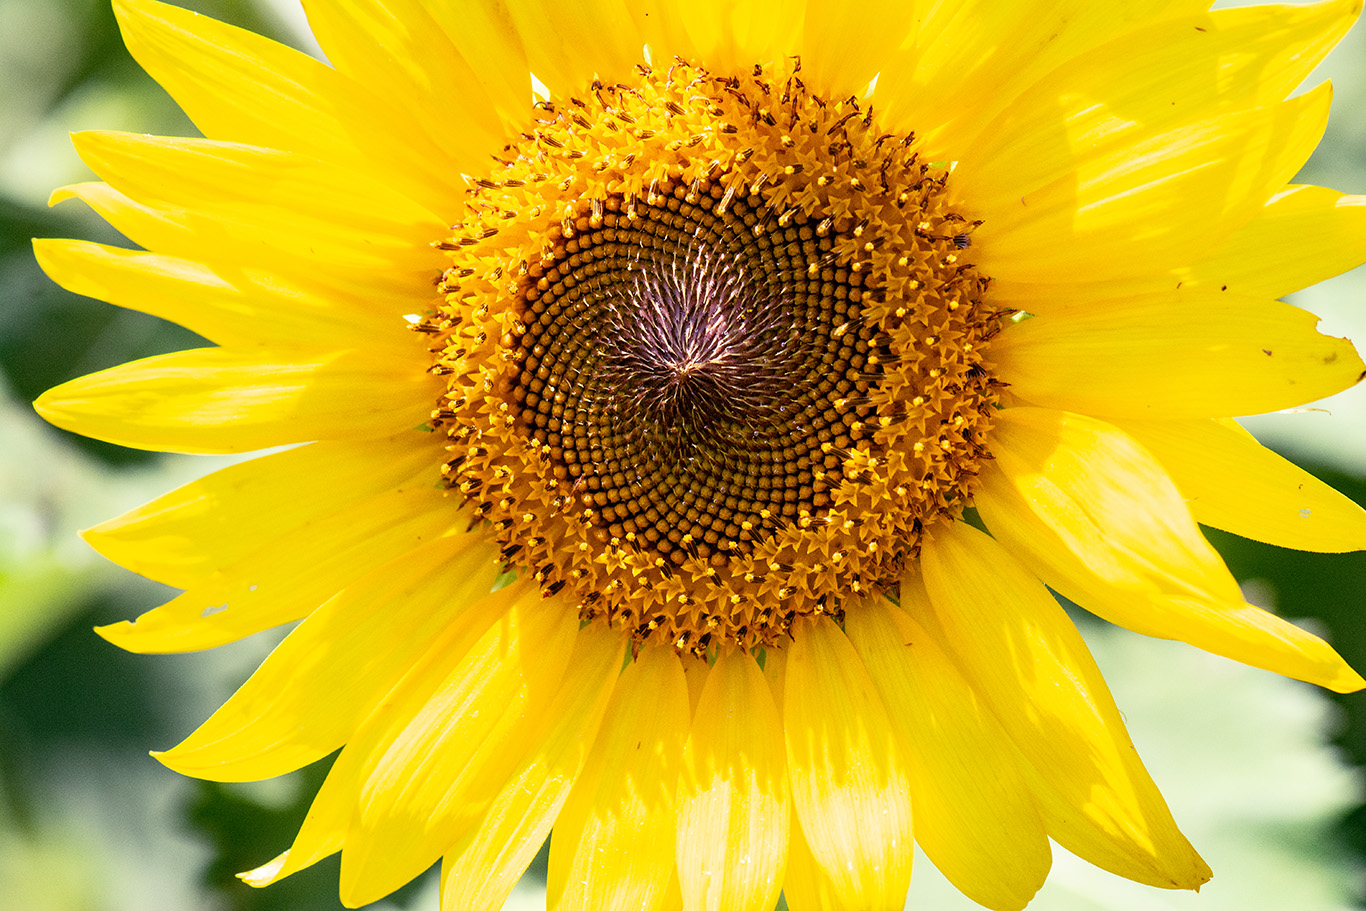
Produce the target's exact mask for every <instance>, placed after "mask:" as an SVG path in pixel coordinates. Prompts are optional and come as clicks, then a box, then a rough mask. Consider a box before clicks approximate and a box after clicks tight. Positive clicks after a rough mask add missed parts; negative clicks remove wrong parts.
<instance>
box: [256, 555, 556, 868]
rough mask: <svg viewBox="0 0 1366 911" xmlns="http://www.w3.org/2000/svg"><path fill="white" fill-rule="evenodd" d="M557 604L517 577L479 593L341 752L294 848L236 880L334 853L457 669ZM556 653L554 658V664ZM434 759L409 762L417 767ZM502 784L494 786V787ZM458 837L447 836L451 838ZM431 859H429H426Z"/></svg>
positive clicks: (466, 747)
mask: <svg viewBox="0 0 1366 911" xmlns="http://www.w3.org/2000/svg"><path fill="white" fill-rule="evenodd" d="M558 606H559V605H558V604H554V605H550V606H549V609H548V608H547V605H546V602H544V600H543V599H542V598H541V594H540V592H539V591H538V590H537V589H536V587H535V586H534V585H532V584H531V583H530V580H525V579H523V580H519V581H517V582H514V583H513V584H512V585H509V586H507V587H506V588H501V589H499V590H497V591H495V592H491V593H489V594H488V595H485V596H484V597H483V598H481V599H480V600H479V601H478V602H477V603H476V604H473V605H471V606H470V607H469V609H467V610H465V611H464V612H462V613H461V615H460V616H459V617H458V618H457V621H456V622H454V623H451V624H448V625H447V626H446V628H445V629H443V630H442V631H441V633H440V634H439V635H438V636H437V637H436V638H435V639H434V640H432V641H431V643H430V644H429V645H428V647H427V648H426V649H425V651H424V652H423V654H422V655H421V656H420V657H419V658H418V659H417V660H416V661H414V662H413V664H412V667H411V669H410V670H409V671H408V673H407V674H406V675H405V676H404V677H403V679H402V680H401V681H399V682H398V684H397V685H396V686H394V688H393V689H392V690H391V691H390V693H389V695H388V697H387V698H385V699H383V700H382V701H381V702H380V703H379V705H378V706H377V707H376V708H375V710H374V711H373V712H371V713H370V715H369V716H368V717H366V718H365V720H364V721H363V722H362V724H361V725H360V727H359V728H358V729H357V730H356V733H355V734H354V735H353V736H352V737H351V739H350V740H349V741H348V742H347V745H346V746H345V748H343V749H342V751H341V754H340V755H339V756H338V757H337V761H336V762H334V763H333V764H332V768H331V770H329V771H328V773H327V778H326V779H325V780H324V781H323V786H322V788H320V789H319V791H318V794H317V796H316V797H314V799H313V805H312V806H311V807H309V810H308V815H307V816H306V817H305V818H304V823H303V826H302V827H301V828H300V829H299V834H298V836H297V837H296V838H295V839H294V845H293V847H291V848H290V849H289V850H288V851H286V852H284V853H283V854H281V855H280V856H279V857H277V858H275V859H274V860H273V861H271V862H270V863H268V864H265V865H263V866H261V867H258V868H257V869H255V870H251V871H249V872H247V873H243V874H241V878H242V879H243V880H244V881H246V882H247V883H248V884H249V885H252V886H258V887H260V886H267V885H269V884H271V883H273V882H276V881H277V880H280V879H283V878H284V877H286V876H289V875H290V874H292V873H295V872H297V871H299V870H302V869H304V868H305V867H308V866H310V865H311V864H314V863H317V862H318V861H319V860H321V859H322V858H324V857H326V856H328V855H329V854H333V853H335V852H337V851H338V850H340V849H341V848H342V846H343V844H345V843H346V841H347V832H348V829H349V828H350V826H351V824H352V822H353V820H354V817H355V816H356V814H357V812H359V809H358V806H357V795H359V794H360V793H361V791H362V789H364V788H366V787H367V785H368V781H369V779H370V777H371V775H372V774H373V772H374V770H375V767H376V765H377V764H378V763H380V762H381V761H382V760H383V758H384V753H385V751H386V750H387V749H388V747H389V746H390V745H391V744H393V743H394V740H395V738H396V737H398V736H399V735H400V734H401V733H402V731H403V729H404V728H405V727H407V726H409V725H410V724H418V725H420V724H422V723H423V721H422V717H421V716H420V713H421V711H422V710H423V707H424V705H425V704H426V702H427V700H428V699H430V698H432V696H433V694H436V693H439V691H440V689H441V687H442V686H443V684H444V683H446V682H448V680H449V679H451V678H453V677H455V676H456V675H458V674H459V673H460V672H461V671H460V668H462V667H466V668H468V667H471V666H474V665H478V664H479V663H480V662H481V661H482V662H483V663H485V664H487V663H488V659H489V657H490V656H489V654H488V652H489V650H490V647H492V649H493V651H494V652H495V653H496V652H497V651H498V650H499V648H500V647H501V646H506V645H508V644H510V643H512V642H513V641H515V638H516V636H517V633H518V632H519V631H524V630H532V629H533V628H534V627H535V626H536V625H537V624H538V623H544V622H545V621H547V620H553V619H554V616H555V614H556V613H557V612H559V613H562V611H557V610H556V608H558ZM527 621H530V622H529V623H528V622H527ZM560 644H562V643H560ZM558 654H559V652H556V653H554V655H552V658H553V657H554V656H555V655H558ZM565 657H566V660H567V655H566V656H565ZM452 665H454V666H455V668H456V669H455V670H452ZM509 670H510V669H509ZM477 714H480V715H488V714H496V713H491V712H481V713H477ZM478 746H479V744H476V743H470V742H466V743H464V744H462V745H460V747H459V748H458V749H457V750H456V751H457V752H459V751H463V752H464V754H465V755H468V754H469V753H470V751H472V750H474V749H476V748H477V747H478ZM435 758H436V757H423V756H415V757H414V759H415V760H417V761H421V760H423V759H427V760H434V759H435ZM408 780H409V779H406V778H405V779H403V780H402V781H395V782H393V785H394V786H395V787H398V786H401V785H402V784H403V782H404V781H408ZM413 780H416V779H413ZM501 784H502V781H501V780H499V781H497V782H496V783H495V784H494V785H493V786H494V787H497V786H498V785H501ZM482 812H483V810H482V808H479V809H472V810H471V811H470V813H469V814H468V815H469V818H470V819H471V820H477V819H478V818H479V816H480V814H481V813H482ZM456 837H457V836H456V834H454V833H453V834H452V835H451V840H452V841H453V840H454V839H455V838H456ZM437 853H438V854H439V853H440V851H438V852H437ZM435 859H436V856H435V855H433V857H432V858H431V860H435ZM415 872H416V871H415Z"/></svg>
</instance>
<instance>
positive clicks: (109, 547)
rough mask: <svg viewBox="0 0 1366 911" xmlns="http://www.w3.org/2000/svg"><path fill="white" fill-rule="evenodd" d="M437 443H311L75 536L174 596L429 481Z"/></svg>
mask: <svg viewBox="0 0 1366 911" xmlns="http://www.w3.org/2000/svg"><path fill="white" fill-rule="evenodd" d="M441 444H442V440H439V439H436V438H435V435H433V434H423V433H418V432H416V431H411V432H409V433H405V434H400V435H399V436H397V437H392V438H390V439H385V440H373V441H357V442H351V441H346V442H328V443H312V444H309V445H307V446H299V447H296V448H294V449H288V450H285V451H284V452H275V453H271V454H269V455H264V456H260V457H259V458H255V459H250V460H248V461H245V462H239V463H237V464H236V465H229V466H228V467H227V468H224V469H222V470H220V471H216V472H214V473H213V474H210V475H207V476H205V477H203V478H200V479H199V480H197V481H192V482H190V483H189V484H186V485H184V486H182V487H179V488H177V489H175V490H173V491H171V492H170V493H167V494H163V495H162V496H160V497H157V498H156V499H155V500H152V501H151V502H150V503H146V504H144V505H142V506H139V507H137V508H136V509H132V510H130V511H128V512H126V513H124V514H123V515H121V516H118V517H117V518H114V519H109V520H107V521H105V522H101V523H100V524H99V525H96V526H95V527H94V528H90V529H87V530H86V531H84V532H82V533H81V536H82V537H83V538H85V541H86V543H87V544H89V545H90V546H91V547H93V548H94V549H95V550H96V551H98V552H99V553H100V554H101V555H103V556H104V557H106V558H108V559H110V560H112V561H114V562H115V563H117V564H119V565H120V566H123V567H124V568H126V569H131V570H132V571H133V572H135V573H138V574H139V575H142V576H146V577H147V578H149V579H155V580H156V581H158V582H164V583H165V584H167V585H172V586H175V587H176V588H189V587H190V586H192V585H194V584H196V583H199V582H202V581H204V580H206V579H207V578H208V577H209V576H210V575H211V574H212V573H213V572H214V571H215V570H217V569H221V568H223V567H226V566H230V565H232V564H233V563H235V562H236V561H237V560H239V559H241V558H242V557H245V556H247V555H248V554H250V553H252V552H253V551H255V550H258V549H259V548H260V547H261V546H262V545H263V544H267V543H270V542H272V541H273V540H274V539H275V538H278V537H279V536H280V535H282V534H285V533H286V532H288V531H290V530H292V529H295V528H298V527H299V526H301V525H304V524H306V523H309V522H312V521H316V520H318V519H322V518H324V517H325V516H327V515H329V514H331V513H334V512H336V511H337V510H338V509H341V508H343V507H346V506H348V505H350V504H353V503H355V502H357V501H359V500H363V499H366V498H368V497H372V496H375V495H377V494H380V493H382V492H384V491H385V490H387V489H390V488H397V487H401V486H403V485H404V482H406V481H409V480H411V479H414V477H415V476H417V475H419V474H424V473H425V474H426V475H427V478H426V480H428V481H430V479H431V472H432V471H433V467H432V466H434V465H439V464H440V463H441V462H442V461H443V449H442V445H441ZM266 507H269V508H266Z"/></svg>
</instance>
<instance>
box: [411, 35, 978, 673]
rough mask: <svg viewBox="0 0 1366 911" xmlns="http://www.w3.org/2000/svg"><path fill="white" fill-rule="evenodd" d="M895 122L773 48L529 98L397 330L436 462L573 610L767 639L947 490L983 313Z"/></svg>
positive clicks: (698, 646) (696, 635)
mask: <svg viewBox="0 0 1366 911" xmlns="http://www.w3.org/2000/svg"><path fill="white" fill-rule="evenodd" d="M947 181H948V176H947V174H946V172H945V171H944V170H943V169H941V168H938V167H935V166H933V165H931V164H928V163H925V162H922V161H921V160H920V159H919V157H918V155H917V153H916V151H915V144H914V138H913V137H912V136H899V135H892V134H885V133H879V132H878V130H877V128H876V118H875V117H874V116H873V113H872V111H871V110H868V109H865V108H863V107H861V106H860V104H859V103H858V101H857V100H856V99H852V98H851V99H846V100H842V101H841V100H831V99H825V98H822V97H819V96H817V95H814V94H812V93H810V92H808V91H807V90H806V88H805V87H804V85H803V84H802V82H801V79H800V68H799V64H798V63H797V62H796V61H791V62H787V63H783V64H777V65H772V66H756V67H755V68H754V69H753V70H752V71H749V72H746V73H743V74H717V73H712V72H709V71H707V70H704V69H702V68H700V67H697V66H692V65H689V64H686V63H683V62H678V63H675V64H674V65H673V66H671V67H670V68H669V69H668V70H667V71H666V72H663V73H656V72H652V71H650V70H648V69H646V68H643V67H642V68H641V70H640V72H639V73H638V74H637V78H635V79H634V80H632V81H631V82H630V83H629V84H617V85H612V86H607V85H602V84H594V85H592V86H589V87H588V88H587V90H586V91H585V92H584V94H583V95H582V97H574V98H568V99H563V100H556V101H553V102H545V103H542V104H539V105H537V106H536V110H535V116H534V117H533V118H532V119H531V121H530V122H529V123H528V126H527V129H526V131H525V132H524V133H523V134H522V136H521V137H520V139H519V140H518V141H517V142H515V143H512V144H510V145H509V146H508V147H507V148H506V149H505V150H504V151H503V153H502V154H501V155H499V156H498V163H497V166H496V167H494V168H492V169H491V170H490V172H489V173H488V174H487V175H486V176H481V177H478V178H475V179H473V180H472V187H471V190H470V200H469V205H468V209H467V213H466V217H465V219H464V221H463V222H462V223H461V224H458V225H455V226H453V230H452V235H451V236H450V237H449V238H447V239H445V240H443V241H441V242H440V244H439V246H441V247H442V248H443V249H445V250H447V251H449V254H450V257H451V263H452V264H451V267H450V269H448V270H447V272H446V273H445V275H444V277H443V279H442V282H441V286H440V290H441V292H442V294H443V296H444V303H443V305H442V306H441V307H440V309H439V310H438V312H437V313H435V314H434V315H432V316H431V317H430V318H428V319H427V320H425V321H424V322H423V323H421V324H420V325H419V326H418V328H419V329H420V330H421V331H423V332H426V333H427V334H428V335H429V336H430V337H431V339H432V342H433V355H434V358H435V365H434V367H433V370H434V371H435V372H437V373H440V374H442V375H444V376H445V377H446V380H447V392H446V394H445V395H444V396H443V398H442V400H441V401H440V402H439V403H438V406H437V408H436V410H435V411H434V413H433V422H434V425H435V426H437V427H438V428H440V429H441V430H442V431H443V432H445V433H446V434H447V436H448V437H449V440H450V446H449V449H450V453H451V458H450V461H449V462H448V463H447V465H446V466H445V477H446V482H447V483H448V484H449V485H450V486H451V487H453V488H455V489H457V490H459V491H460V492H461V493H463V494H464V495H465V496H466V497H467V498H468V499H469V500H471V501H473V502H474V503H475V504H476V506H475V508H476V511H477V513H478V514H479V515H481V516H482V517H483V518H484V519H485V520H487V521H488V522H489V523H490V524H491V525H492V527H493V529H494V533H495V534H496V536H497V538H498V540H499V543H500V544H501V546H502V548H503V554H504V559H505V560H506V561H507V563H508V564H509V565H510V566H511V567H514V568H519V569H520V570H521V571H522V572H525V573H527V574H529V575H531V576H532V577H533V578H534V579H535V580H536V582H537V583H538V584H540V585H541V586H542V588H543V590H545V591H547V592H561V591H563V592H564V593H565V594H566V595H567V596H571V597H572V598H573V599H574V601H575V602H576V603H578V604H579V605H580V608H579V609H580V613H581V615H582V616H583V617H584V619H585V620H588V619H594V618H603V619H605V620H606V621H607V622H609V623H612V624H614V625H615V626H617V627H619V628H621V629H623V630H624V631H626V632H629V633H630V634H632V635H634V636H635V637H637V638H638V639H644V638H647V637H653V636H660V637H667V639H668V640H669V641H672V642H673V643H674V644H675V645H676V646H677V647H679V648H680V649H684V650H691V651H702V650H705V649H706V648H708V647H709V646H710V645H711V644H713V643H715V642H718V641H731V642H737V643H739V644H741V645H744V646H746V647H753V646H757V645H771V644H775V643H777V642H779V641H780V640H781V639H782V638H783V637H785V636H786V632H787V630H788V628H789V627H790V626H791V623H792V622H793V621H794V620H795V619H796V618H797V617H800V616H804V615H809V614H815V613H823V612H828V613H833V614H836V615H838V614H839V613H840V612H841V611H842V610H843V606H844V602H845V600H846V599H847V598H848V597H850V596H855V595H857V594H859V593H862V592H868V591H872V590H874V589H887V588H891V587H892V586H894V585H895V583H896V581H897V579H898V578H899V576H900V574H901V572H902V569H903V567H904V566H905V564H906V562H907V561H908V560H911V559H914V558H915V556H916V554H917V552H918V548H919V542H920V540H921V537H922V535H923V534H924V533H925V530H926V529H927V528H930V527H932V526H933V524H934V523H936V522H938V521H942V520H944V519H945V518H952V517H956V516H957V515H958V513H959V512H961V510H962V508H963V507H964V505H965V504H966V503H967V502H968V500H969V498H970V496H971V493H972V491H973V489H974V485H975V477H976V473H977V468H978V464H979V462H980V461H981V460H982V459H983V458H986V457H987V454H986V449H985V446H984V437H985V434H986V432H987V431H988V430H989V425H990V420H991V413H992V410H993V407H994V404H995V401H996V392H995V387H996V386H998V385H999V384H998V383H997V382H996V381H995V380H993V379H992V377H991V373H990V369H989V366H990V365H989V363H988V362H987V361H986V359H985V358H986V353H987V348H988V346H989V342H990V339H991V337H992V336H993V335H994V334H995V333H996V332H997V331H998V329H999V321H1000V314H998V313H996V312H994V311H993V310H992V309H991V308H990V307H989V306H988V305H987V304H986V303H985V297H986V291H987V284H988V283H987V280H986V279H984V278H983V277H981V276H980V275H979V274H978V273H977V272H976V270H975V269H974V268H973V267H972V266H971V265H970V264H969V263H967V262H965V261H964V255H965V252H966V251H967V250H969V249H970V244H971V235H972V232H973V230H974V228H975V227H976V224H975V223H973V222H971V221H969V220H968V219H967V218H966V217H964V216H962V215H960V214H958V213H956V212H955V211H953V209H952V208H951V207H950V206H949V204H948V202H947V194H946V191H945V186H946V184H947Z"/></svg>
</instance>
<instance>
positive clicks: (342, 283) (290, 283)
mask: <svg viewBox="0 0 1366 911" xmlns="http://www.w3.org/2000/svg"><path fill="white" fill-rule="evenodd" d="M69 199H79V200H80V201H81V202H84V203H85V204H86V205H88V206H90V208H91V209H93V210H94V211H95V212H96V214H98V215H99V216H100V217H101V218H103V219H104V220H105V221H107V222H109V224H110V225H111V226H112V227H113V228H114V229H115V230H117V231H118V232H119V233H120V234H122V235H124V236H125V237H127V238H128V239H129V240H131V241H133V243H135V244H137V245H138V246H140V247H145V248H147V249H148V250H155V251H157V252H158V253H162V254H166V255H169V256H174V257H177V258H179V259H183V260H189V261H191V262H199V263H203V264H204V265H205V266H207V267H208V268H210V269H215V270H217V272H218V273H219V274H225V275H231V276H232V278H233V280H234V281H241V282H242V283H243V284H244V285H249V286H251V287H253V288H255V287H256V286H262V287H264V288H267V289H272V288H276V287H278V288H281V289H286V290H284V292H283V293H291V292H292V291H293V290H297V291H299V292H301V293H305V294H310V295H316V296H317V297H319V298H322V299H325V300H332V301H336V302H338V303H340V304H344V305H345V306H347V307H348V309H351V310H361V311H364V312H372V313H377V314H379V315H380V317H381V318H390V317H391V316H392V318H391V320H390V321H391V324H392V325H396V326H399V327H401V328H406V323H400V322H399V321H398V320H399V318H401V317H402V316H403V315H404V314H409V313H412V312H413V309H414V284H413V280H412V277H411V276H408V277H403V276H400V277H399V280H398V281H394V280H393V277H392V276H389V275H386V274H384V273H383V272H375V271H374V270H369V271H367V270H363V269H362V270H356V269H351V268H347V266H346V265H345V264H336V263H334V264H330V265H326V266H323V267H320V266H319V264H318V263H316V262H313V261H312V254H311V253H308V254H303V253H300V254H298V255H289V256H286V257H277V258H276V259H275V261H273V262H270V263H269V264H268V268H263V267H262V263H260V262H253V263H252V264H251V265H250V266H244V265H243V263H242V261H241V256H240V254H241V251H240V250H236V251H234V250H232V249H230V248H229V249H224V248H223V247H221V246H218V245H212V244H211V245H208V246H206V245H205V244H204V238H205V237H206V236H207V237H215V238H218V233H217V232H219V230H220V229H219V228H218V227H217V226H216V223H215V222H214V219H212V218H205V217H203V216H202V215H201V214H200V213H197V212H190V211H186V210H184V209H179V208H175V207H167V206H159V205H144V204H143V203H140V202H137V201H135V200H133V199H130V198H129V197H128V196H126V195H124V194H123V193H120V192H119V191H117V190H115V189H114V188H113V187H111V186H109V185H108V184H105V183H99V182H97V181H92V182H88V183H79V184H72V185H70V186H66V187H61V188H60V189H57V190H54V191H53V192H52V195H51V197H50V198H49V200H48V204H49V205H54V206H55V205H57V204H58V203H61V202H65V201H66V200H69ZM229 246H230V245H229ZM265 258H266V259H269V257H265ZM427 293H428V292H427V288H425V287H424V288H423V290H422V292H421V294H422V296H423V299H426V297H425V296H426V294H427ZM401 334H404V335H407V333H406V332H405V333H401ZM386 347H387V346H386Z"/></svg>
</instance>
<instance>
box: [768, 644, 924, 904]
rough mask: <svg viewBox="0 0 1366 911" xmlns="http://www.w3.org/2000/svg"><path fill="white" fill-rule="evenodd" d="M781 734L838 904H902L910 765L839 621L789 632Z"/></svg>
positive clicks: (906, 882) (802, 813) (798, 803)
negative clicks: (907, 771)
mask: <svg viewBox="0 0 1366 911" xmlns="http://www.w3.org/2000/svg"><path fill="white" fill-rule="evenodd" d="M783 733H784V735H785V737H786V740H787V768H788V778H789V780H790V782H791V787H792V804H793V809H794V811H795V812H796V816H797V820H798V821H799V822H800V823H801V828H802V832H803V835H804V837H805V839H806V843H807V846H808V847H809V848H810V850H811V854H812V856H813V857H814V858H815V860H816V863H817V864H818V865H819V866H820V868H821V869H822V870H823V871H824V872H825V875H826V877H828V879H829V884H830V888H831V889H832V890H833V892H834V894H835V895H836V896H838V898H839V901H840V903H841V904H842V905H843V906H844V907H846V908H849V909H855V908H868V909H879V908H901V907H902V906H903V905H905V903H906V889H907V887H908V886H910V884H911V859H912V857H913V856H914V853H915V851H914V847H913V845H912V838H913V836H912V833H911V798H910V790H909V789H910V784H909V782H908V780H907V773H906V763H905V759H904V758H903V757H902V755H901V749H900V746H899V745H898V744H897V743H896V739H895V737H894V736H893V734H892V728H891V724H890V722H889V721H888V720H887V712H886V710H885V709H884V708H883V707H882V701H881V699H880V698H879V697H878V694H877V691H876V689H875V688H874V686H873V682H872V680H871V679H869V677H868V673H867V672H866V671H865V670H864V669H863V666H862V663H861V662H860V661H859V658H858V655H857V654H856V653H855V652H854V648H853V646H851V645H850V644H849V640H848V639H846V638H845V636H844V633H842V632H841V631H840V629H839V627H838V626H836V625H835V623H834V621H833V620H830V619H828V618H825V617H819V618H816V619H815V620H813V621H811V622H806V623H802V624H799V625H797V626H795V627H794V628H793V630H792V645H791V647H790V648H789V649H788V650H787V673H786V676H785V678H784V683H783Z"/></svg>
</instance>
